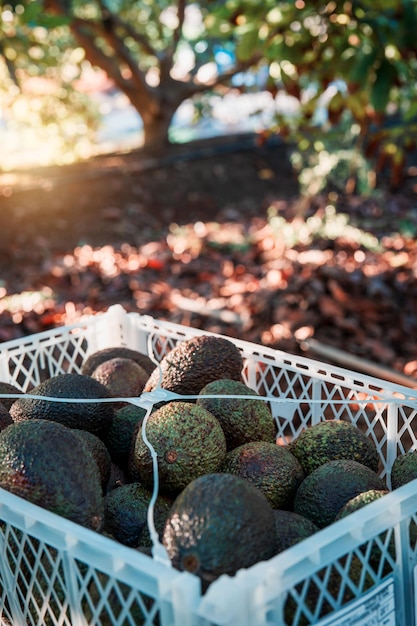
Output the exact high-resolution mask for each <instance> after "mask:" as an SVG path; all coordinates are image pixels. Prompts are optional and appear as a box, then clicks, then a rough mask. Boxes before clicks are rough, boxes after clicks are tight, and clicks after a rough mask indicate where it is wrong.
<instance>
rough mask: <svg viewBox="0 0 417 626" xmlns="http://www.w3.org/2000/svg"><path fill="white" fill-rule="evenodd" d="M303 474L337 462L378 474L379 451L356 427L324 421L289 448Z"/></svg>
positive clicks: (310, 428) (305, 431)
mask: <svg viewBox="0 0 417 626" xmlns="http://www.w3.org/2000/svg"><path fill="white" fill-rule="evenodd" d="M290 450H291V452H292V454H293V455H294V456H296V457H297V459H298V460H299V461H300V463H301V465H302V467H303V469H304V471H305V473H306V474H310V473H311V472H312V471H314V470H315V469H316V468H317V467H319V466H320V465H323V464H324V463H327V461H334V460H336V459H352V460H354V461H357V462H358V463H362V464H363V465H367V466H368V467H369V468H370V469H372V470H373V471H374V472H376V471H378V465H379V455H378V450H377V448H376V446H375V444H374V442H373V441H372V439H371V438H370V437H367V436H366V435H365V434H364V433H363V432H362V431H361V430H360V429H359V428H358V427H357V426H355V425H354V424H351V423H350V422H345V421H342V420H327V421H324V422H320V423H318V424H314V425H313V426H310V427H309V428H307V429H306V430H304V431H302V432H301V433H300V434H299V435H298V437H297V438H296V439H295V440H294V441H293V442H292V443H291V444H290Z"/></svg>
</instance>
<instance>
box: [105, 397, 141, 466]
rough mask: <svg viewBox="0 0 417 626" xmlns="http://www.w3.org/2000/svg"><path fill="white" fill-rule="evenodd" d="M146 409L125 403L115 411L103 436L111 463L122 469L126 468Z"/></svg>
mask: <svg viewBox="0 0 417 626" xmlns="http://www.w3.org/2000/svg"><path fill="white" fill-rule="evenodd" d="M145 415H146V409H143V408H142V407H139V406H136V405H134V404H126V406H123V407H121V408H119V409H117V410H116V411H115V414H114V418H113V421H112V424H111V426H110V428H109V430H108V431H107V434H106V436H105V438H104V443H105V444H106V446H107V449H108V450H109V452H110V456H111V458H112V461H113V463H116V464H117V465H120V467H122V468H123V469H127V468H128V464H129V457H130V454H131V452H132V448H133V446H134V443H135V437H136V433H137V432H138V430H139V428H140V426H141V424H142V421H143V418H144V417H145Z"/></svg>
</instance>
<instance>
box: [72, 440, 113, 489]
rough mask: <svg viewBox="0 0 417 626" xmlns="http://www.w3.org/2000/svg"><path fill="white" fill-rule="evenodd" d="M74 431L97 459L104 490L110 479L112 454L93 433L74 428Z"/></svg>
mask: <svg viewBox="0 0 417 626" xmlns="http://www.w3.org/2000/svg"><path fill="white" fill-rule="evenodd" d="M73 431H74V433H75V434H76V435H78V436H79V437H81V440H82V442H83V443H84V445H85V446H86V447H87V450H88V451H89V453H90V454H91V455H92V456H93V458H94V459H95V461H96V463H97V467H98V471H99V473H100V479H101V485H102V487H103V489H104V488H105V486H106V485H107V482H108V480H109V478H110V469H111V457H110V452H109V451H108V450H107V448H106V445H105V444H104V442H103V441H102V440H101V439H99V438H98V437H97V435H93V433H90V432H88V430H81V429H78V428H73Z"/></svg>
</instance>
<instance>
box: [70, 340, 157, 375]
mask: <svg viewBox="0 0 417 626" xmlns="http://www.w3.org/2000/svg"><path fill="white" fill-rule="evenodd" d="M118 357H120V358H122V359H132V361H135V363H137V364H138V365H140V366H141V367H143V369H144V370H145V371H146V372H147V374H148V376H149V375H150V374H151V373H152V371H153V370H154V369H155V363H154V362H153V361H152V359H151V358H150V357H149V356H148V355H147V354H142V352H139V351H138V350H132V348H127V347H126V346H111V347H110V348H103V349H102V350H97V351H96V352H93V353H92V354H90V356H89V357H87V359H86V360H85V361H84V363H83V365H82V368H81V373H82V374H86V375H87V376H91V374H92V373H93V371H94V370H95V369H96V367H98V366H99V365H100V364H101V363H104V361H108V360H109V359H115V358H118Z"/></svg>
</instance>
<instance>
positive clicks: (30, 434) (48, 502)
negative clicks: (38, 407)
mask: <svg viewBox="0 0 417 626" xmlns="http://www.w3.org/2000/svg"><path fill="white" fill-rule="evenodd" d="M0 487H2V488H3V489H6V490H7V491H10V492H11V493H14V494H16V495H18V496H20V497H22V498H25V499H26V500H28V501H29V502H32V503H33V504H37V505H38V506H41V507H43V508H45V509H48V510H49V511H52V512H53V513H56V514H58V515H61V516H63V517H65V518H67V519H69V520H71V521H73V522H77V523H78V524H81V525H83V526H86V527H88V528H91V529H94V530H98V529H99V528H100V526H101V524H102V520H103V496H102V486H101V480H100V474H99V471H98V467H97V463H96V461H95V459H94V458H93V456H92V454H91V453H89V451H88V450H87V448H86V446H85V444H84V443H83V441H82V440H81V438H80V437H79V436H78V435H77V434H76V433H75V432H73V430H72V429H70V428H67V427H66V426H64V425H63V424H60V423H58V422H51V421H49V420H36V419H31V420H28V421H22V422H16V423H14V424H11V425H10V426H7V428H5V429H4V430H3V431H1V432H0Z"/></svg>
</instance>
